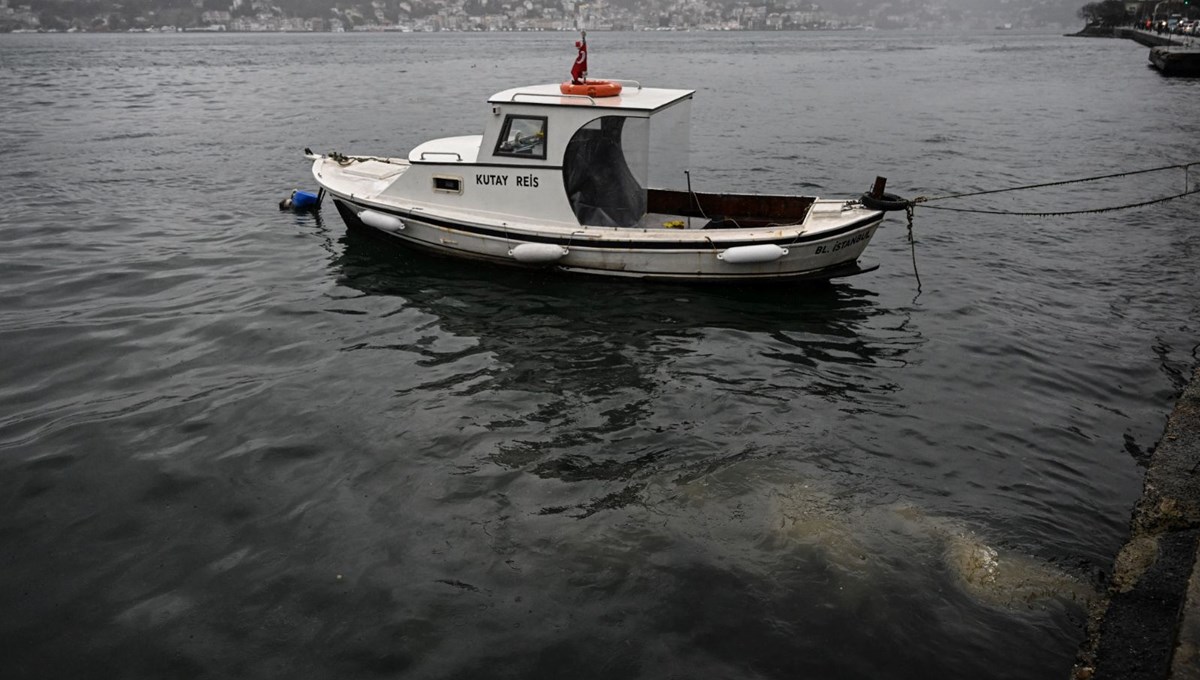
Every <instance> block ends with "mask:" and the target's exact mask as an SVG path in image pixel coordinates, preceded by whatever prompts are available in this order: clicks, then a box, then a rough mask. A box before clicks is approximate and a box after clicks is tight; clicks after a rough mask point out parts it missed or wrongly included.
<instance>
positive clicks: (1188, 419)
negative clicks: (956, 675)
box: [1072, 369, 1200, 680]
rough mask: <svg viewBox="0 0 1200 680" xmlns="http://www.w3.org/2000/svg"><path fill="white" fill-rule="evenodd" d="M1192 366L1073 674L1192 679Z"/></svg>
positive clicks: (1197, 600) (1197, 643)
mask: <svg viewBox="0 0 1200 680" xmlns="http://www.w3.org/2000/svg"><path fill="white" fill-rule="evenodd" d="M1198 547H1200V369H1198V370H1197V371H1196V372H1195V373H1194V374H1193V376H1192V380H1191V383H1190V384H1189V385H1188V387H1187V388H1186V389H1185V390H1184V392H1183V394H1182V395H1181V396H1180V397H1179V401H1178V402H1177V403H1176V404H1175V409H1174V411H1172V413H1171V416H1170V417H1169V418H1168V419H1167V426H1166V429H1165V431H1164V432H1163V437H1162V440H1161V441H1160V442H1159V443H1158V446H1157V447H1155V449H1154V453H1153V454H1152V455H1151V457H1150V465H1149V467H1148V468H1147V470H1146V478H1145V484H1144V487H1143V490H1142V497H1141V499H1140V500H1138V502H1137V505H1136V506H1135V508H1134V511H1133V518H1132V521H1131V522H1130V536H1129V541H1128V542H1127V543H1126V544H1125V547H1124V548H1122V549H1121V551H1120V553H1118V555H1117V557H1116V560H1115V562H1114V564H1113V569H1112V577H1111V579H1110V583H1109V585H1108V589H1107V592H1106V593H1105V596H1104V597H1103V598H1101V601H1100V602H1098V603H1097V604H1096V606H1095V607H1094V608H1093V610H1092V616H1091V619H1090V622H1089V626H1088V639H1087V641H1086V642H1085V643H1084V645H1083V646H1082V647H1081V650H1080V655H1079V661H1078V663H1077V664H1076V666H1075V668H1074V670H1073V673H1072V678H1074V679H1075V680H1108V679H1113V680H1116V679H1119V680H1166V679H1168V678H1170V679H1171V680H1191V679H1196V678H1200V570H1197V569H1196V568H1195V565H1196V563H1197V561H1198V560H1200V554H1198V553H1197V549H1198Z"/></svg>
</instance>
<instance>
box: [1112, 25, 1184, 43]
mask: <svg viewBox="0 0 1200 680" xmlns="http://www.w3.org/2000/svg"><path fill="white" fill-rule="evenodd" d="M1113 37H1114V38H1127V39H1129V40H1133V41H1136V42H1139V43H1141V44H1143V45H1145V46H1146V47H1158V46H1160V45H1179V44H1181V43H1179V42H1178V41H1176V40H1172V39H1171V38H1170V37H1169V36H1165V35H1159V34H1158V33H1154V32H1151V31H1143V30H1141V29H1140V28H1114V29H1113Z"/></svg>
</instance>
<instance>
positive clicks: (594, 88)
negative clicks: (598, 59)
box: [558, 80, 621, 97]
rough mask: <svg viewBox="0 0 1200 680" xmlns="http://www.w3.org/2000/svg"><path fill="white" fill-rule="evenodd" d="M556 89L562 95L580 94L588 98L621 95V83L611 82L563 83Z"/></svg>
mask: <svg viewBox="0 0 1200 680" xmlns="http://www.w3.org/2000/svg"><path fill="white" fill-rule="evenodd" d="M558 89H559V91H560V92H562V93H563V94H582V95H586V96H588V97H615V96H617V95H619V94H621V83H614V82H613V81H611V80H585V81H583V82H582V83H580V84H578V85H575V84H573V83H563V84H562V85H559V86H558Z"/></svg>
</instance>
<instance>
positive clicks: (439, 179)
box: [433, 175, 462, 194]
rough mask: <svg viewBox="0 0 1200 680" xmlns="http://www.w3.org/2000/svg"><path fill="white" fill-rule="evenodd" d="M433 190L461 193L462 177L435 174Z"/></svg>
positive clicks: (444, 192) (445, 192)
mask: <svg viewBox="0 0 1200 680" xmlns="http://www.w3.org/2000/svg"><path fill="white" fill-rule="evenodd" d="M433 190H434V191H436V192H438V193H442V194H461V193H462V178H461V177H447V176H446V175H434V176H433Z"/></svg>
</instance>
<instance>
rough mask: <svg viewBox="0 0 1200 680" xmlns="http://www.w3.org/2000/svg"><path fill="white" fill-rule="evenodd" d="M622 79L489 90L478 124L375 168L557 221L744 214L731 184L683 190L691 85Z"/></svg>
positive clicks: (421, 200)
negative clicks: (583, 87)
mask: <svg viewBox="0 0 1200 680" xmlns="http://www.w3.org/2000/svg"><path fill="white" fill-rule="evenodd" d="M623 85H624V87H623V88H622V90H621V92H620V93H619V94H617V95H616V96H608V97H600V96H594V97H593V96H587V95H578V94H563V93H562V91H561V90H560V86H559V85H558V84H557V83H556V84H549V85H535V86H529V87H518V88H513V89H510V90H504V91H503V92H498V93H496V94H494V95H492V96H491V97H490V98H489V99H488V102H487V104H488V111H487V114H486V122H485V124H484V129H483V134H481V135H469V136H463V137H449V138H444V139H436V140H433V141H430V142H426V143H424V144H421V145H420V146H418V147H416V148H414V149H413V150H412V151H411V152H410V153H409V156H408V162H409V164H410V167H408V168H407V169H406V170H404V171H403V174H400V175H399V176H396V174H397V173H396V170H395V168H394V167H393V168H392V169H391V170H388V169H386V168H381V169H380V170H381V173H391V174H392V176H391V177H384V176H382V175H381V176H380V177H379V180H380V181H381V182H383V181H385V180H386V181H389V182H390V185H389V186H387V187H386V188H383V189H382V191H381V192H380V194H379V195H380V196H381V197H391V198H396V199H401V198H402V199H404V200H405V201H406V202H408V203H410V204H412V205H414V206H415V209H417V210H421V209H422V206H427V207H428V209H430V210H433V211H436V212H437V213H439V214H446V213H447V211H451V212H457V211H461V212H462V213H464V214H474V215H478V216H484V215H486V216H487V217H490V218H492V219H498V220H501V221H504V220H505V219H506V217H507V216H512V217H513V219H514V220H517V219H519V220H520V221H521V222H522V223H526V224H528V223H541V224H546V225H556V226H577V225H587V226H598V227H614V228H637V227H643V228H662V227H663V225H664V222H663V218H664V216H675V217H682V216H687V217H690V216H693V215H694V216H697V217H699V216H704V217H708V216H709V215H722V216H731V215H737V214H739V213H744V215H745V216H746V219H750V218H749V215H750V212H749V210H750V208H749V207H747V209H746V210H741V211H739V209H738V206H737V205H736V203H737V197H736V196H732V197H731V196H720V195H712V194H708V195H705V194H694V193H691V192H690V191H684V190H682V189H683V187H684V186H685V185H686V182H687V179H686V176H685V170H686V169H687V168H688V148H689V136H690V116H691V100H692V95H693V94H694V91H693V90H674V89H662V88H644V87H641V86H640V85H638V84H637V83H632V84H625V83H623ZM381 165H382V164H381ZM364 171H366V168H364ZM742 198H743V199H745V198H748V197H742ZM773 198H777V199H784V198H786V197H773ZM730 200H733V201H734V204H730V203H729V201H730ZM811 203H812V200H811V199H799V198H797V199H788V200H779V201H776V205H774V206H773V207H770V206H769V207H770V209H769V210H768V212H770V213H772V214H763V213H762V210H763V203H762V201H755V202H754V210H755V212H756V213H758V214H757V215H756V216H755V217H756V218H757V219H756V221H758V222H763V223H766V222H771V221H774V222H776V223H785V224H786V223H795V222H798V221H800V220H802V219H803V218H804V216H805V215H806V214H807V211H808V208H809V207H810V206H811ZM748 205H749V202H747V206H748ZM738 226H752V225H750V224H744V225H738ZM759 226H761V225H759Z"/></svg>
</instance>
